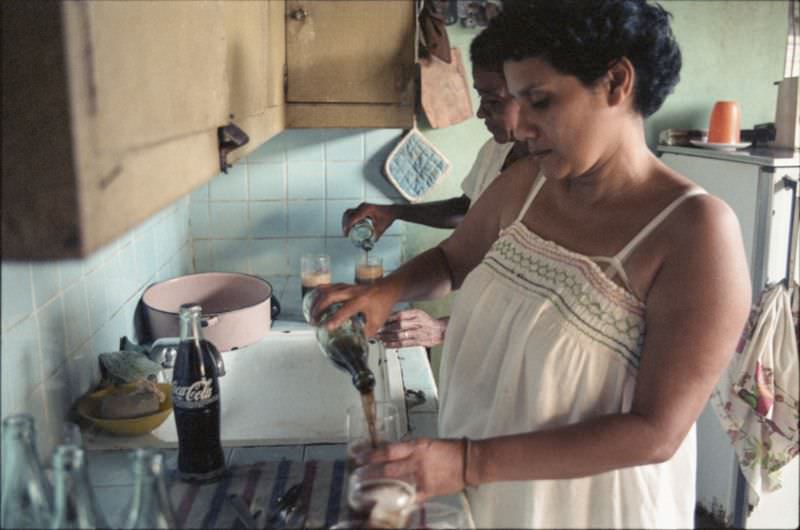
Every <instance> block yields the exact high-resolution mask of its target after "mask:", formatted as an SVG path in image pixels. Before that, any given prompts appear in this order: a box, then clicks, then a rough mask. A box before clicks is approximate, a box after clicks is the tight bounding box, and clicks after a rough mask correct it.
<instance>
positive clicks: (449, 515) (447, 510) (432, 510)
mask: <svg viewBox="0 0 800 530" xmlns="http://www.w3.org/2000/svg"><path fill="white" fill-rule="evenodd" d="M407 528H430V529H437V530H439V529H442V530H443V529H446V528H473V525H472V523H471V521H470V519H469V518H468V517H467V514H466V513H465V512H464V510H461V509H458V508H457V507H456V506H453V505H450V504H445V503H443V502H436V501H431V502H423V503H420V504H418V505H417V506H416V507H415V508H414V510H413V511H412V512H411V514H410V516H409V518H408V521H407Z"/></svg>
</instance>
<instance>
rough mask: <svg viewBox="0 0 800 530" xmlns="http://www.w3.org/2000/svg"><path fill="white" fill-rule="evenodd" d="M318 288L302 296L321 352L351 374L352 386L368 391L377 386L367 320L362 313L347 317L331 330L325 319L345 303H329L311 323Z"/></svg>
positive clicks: (304, 310)
mask: <svg viewBox="0 0 800 530" xmlns="http://www.w3.org/2000/svg"><path fill="white" fill-rule="evenodd" d="M316 293H317V291H316V290H313V291H310V292H309V293H308V294H306V296H305V298H304V299H303V315H304V316H305V318H306V321H307V322H308V323H309V324H311V325H312V326H314V331H315V334H316V337H317V343H318V344H319V348H320V350H322V353H323V354H324V355H325V356H326V357H327V358H328V359H329V360H330V361H331V362H332V363H333V365H334V366H336V367H337V368H339V369H340V370H343V371H345V372H347V373H349V374H350V376H351V377H352V378H353V386H355V387H356V389H357V390H358V391H359V392H360V393H362V394H367V393H369V392H371V391H372V389H373V388H374V387H375V375H374V374H373V373H372V370H370V369H369V366H368V365H367V354H368V353H369V343H368V342H367V337H366V335H365V334H364V320H363V317H362V316H361V314H360V313H359V314H358V315H355V316H353V317H350V318H349V319H347V320H346V321H345V322H344V323H342V324H341V325H340V326H338V327H337V328H336V329H334V330H331V331H328V329H327V327H326V326H325V324H326V322H328V320H330V318H331V317H332V316H333V315H334V314H336V312H337V311H338V310H339V308H340V307H342V304H332V305H330V306H328V307H327V308H326V309H325V311H324V312H323V313H322V315H321V316H320V318H319V320H318V321H316V322H312V319H311V306H312V305H313V302H314V298H315V297H316Z"/></svg>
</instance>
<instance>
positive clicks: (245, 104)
mask: <svg viewBox="0 0 800 530" xmlns="http://www.w3.org/2000/svg"><path fill="white" fill-rule="evenodd" d="M222 8H223V13H224V21H225V34H226V46H227V61H226V67H227V68H226V73H227V81H228V110H229V112H230V114H231V116H232V120H233V121H234V123H236V125H238V126H239V127H240V128H241V129H243V130H244V131H245V132H246V133H247V134H248V136H249V137H250V141H249V143H248V144H247V145H246V146H244V147H243V148H241V149H237V150H236V151H234V152H233V153H231V154H230V155H229V157H228V159H229V161H233V160H236V159H238V158H241V157H242V156H245V155H246V154H248V153H249V152H251V151H253V150H255V149H256V148H257V147H258V146H259V145H261V144H262V143H264V142H265V141H266V140H267V139H269V138H270V137H271V136H273V135H275V134H277V133H278V132H280V131H282V130H283V128H284V119H283V117H284V113H283V107H282V105H283V101H284V98H283V65H284V55H285V51H284V50H285V39H284V10H285V6H284V2H283V1H282V0H258V1H253V0H226V1H225V2H224V3H223V4H222Z"/></svg>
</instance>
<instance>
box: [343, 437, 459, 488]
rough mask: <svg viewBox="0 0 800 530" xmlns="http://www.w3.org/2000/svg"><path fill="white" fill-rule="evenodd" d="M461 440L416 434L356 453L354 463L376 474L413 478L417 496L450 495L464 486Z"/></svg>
mask: <svg viewBox="0 0 800 530" xmlns="http://www.w3.org/2000/svg"><path fill="white" fill-rule="evenodd" d="M464 450H465V445H464V442H463V441H462V440H443V439H431V438H416V439H414V440H410V441H407V442H396V443H390V444H386V445H382V446H380V447H378V448H377V449H375V450H373V451H369V452H366V453H363V454H361V455H359V456H358V457H357V460H356V465H358V466H362V465H366V468H367V469H366V470H365V472H367V473H369V474H375V475H376V476H382V477H389V478H403V477H408V476H409V475H410V476H413V477H414V479H415V480H416V487H417V499H418V500H420V501H424V500H425V499H428V498H430V497H437V496H439V495H450V494H453V493H457V492H459V491H461V490H463V489H464V487H465V484H464V470H463V466H464Z"/></svg>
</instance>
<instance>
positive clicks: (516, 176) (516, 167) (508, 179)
mask: <svg viewBox="0 0 800 530" xmlns="http://www.w3.org/2000/svg"><path fill="white" fill-rule="evenodd" d="M538 175H539V167H538V165H537V164H536V163H535V162H534V161H532V160H531V159H530V158H527V157H526V158H522V159H520V160H517V161H516V162H514V163H513V164H511V165H510V166H509V167H508V168H506V170H505V171H503V172H502V173H501V174H500V175H499V176H498V177H497V178H496V179H494V181H493V182H492V184H491V185H490V186H489V188H487V189H486V191H485V192H484V196H485V197H486V202H487V204H491V208H492V210H494V211H496V212H497V213H498V214H499V219H500V225H501V226H507V225H508V224H510V223H511V222H512V221H513V219H514V218H516V216H517V214H518V213H519V210H520V208H522V205H523V203H524V202H525V198H526V197H527V196H528V192H529V191H530V189H531V187H532V186H533V183H534V182H535V180H536V178H538ZM482 198H483V196H482Z"/></svg>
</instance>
